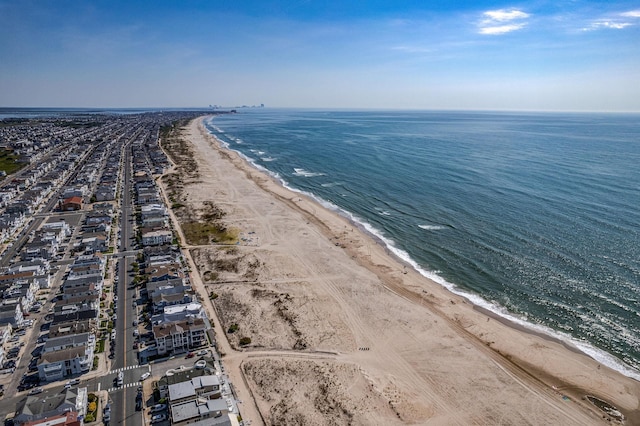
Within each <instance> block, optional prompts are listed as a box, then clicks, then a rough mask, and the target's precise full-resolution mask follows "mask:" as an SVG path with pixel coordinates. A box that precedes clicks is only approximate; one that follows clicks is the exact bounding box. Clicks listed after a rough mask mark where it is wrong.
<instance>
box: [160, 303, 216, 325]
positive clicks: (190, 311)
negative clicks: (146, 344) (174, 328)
mask: <svg viewBox="0 0 640 426" xmlns="http://www.w3.org/2000/svg"><path fill="white" fill-rule="evenodd" d="M205 317H206V313H205V311H204V309H203V308H202V304H200V303H198V302H192V303H185V304H179V305H171V306H165V307H164V309H163V310H162V311H161V312H158V313H157V314H155V315H153V316H152V317H151V324H155V325H157V324H163V323H170V322H179V321H187V320H189V318H205Z"/></svg>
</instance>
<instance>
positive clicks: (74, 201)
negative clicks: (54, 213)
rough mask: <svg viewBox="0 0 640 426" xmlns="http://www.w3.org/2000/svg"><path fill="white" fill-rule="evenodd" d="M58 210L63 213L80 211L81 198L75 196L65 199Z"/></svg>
mask: <svg viewBox="0 0 640 426" xmlns="http://www.w3.org/2000/svg"><path fill="white" fill-rule="evenodd" d="M60 210H62V211H65V212H67V211H76V210H82V197H77V196H75V197H69V198H65V199H64V200H63V201H62V203H60Z"/></svg>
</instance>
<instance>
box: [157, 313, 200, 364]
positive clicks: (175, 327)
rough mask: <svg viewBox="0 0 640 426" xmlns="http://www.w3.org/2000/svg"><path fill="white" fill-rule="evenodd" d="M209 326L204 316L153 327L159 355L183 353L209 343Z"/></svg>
mask: <svg viewBox="0 0 640 426" xmlns="http://www.w3.org/2000/svg"><path fill="white" fill-rule="evenodd" d="M206 332H207V326H206V323H205V321H204V320H203V319H202V318H195V319H189V320H187V321H179V322H174V323H169V324H159V325H155V326H154V327H153V338H154V340H155V342H156V347H157V350H158V354H159V355H164V354H167V353H182V352H187V351H189V350H191V349H194V348H198V347H201V346H203V345H205V344H206V343H207V336H206Z"/></svg>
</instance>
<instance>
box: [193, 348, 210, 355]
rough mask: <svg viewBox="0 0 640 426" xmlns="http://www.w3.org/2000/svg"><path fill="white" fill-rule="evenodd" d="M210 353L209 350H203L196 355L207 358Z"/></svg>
mask: <svg viewBox="0 0 640 426" xmlns="http://www.w3.org/2000/svg"><path fill="white" fill-rule="evenodd" d="M208 353H209V351H208V350H206V349H203V350H201V351H198V352H196V355H198V356H205V355H207V354H208Z"/></svg>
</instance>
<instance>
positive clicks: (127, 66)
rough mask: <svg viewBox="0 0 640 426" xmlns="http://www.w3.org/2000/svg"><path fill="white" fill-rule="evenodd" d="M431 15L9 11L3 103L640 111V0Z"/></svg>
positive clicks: (585, 0)
mask: <svg viewBox="0 0 640 426" xmlns="http://www.w3.org/2000/svg"><path fill="white" fill-rule="evenodd" d="M423 3H424V2H421V1H418V0H408V1H406V2H402V4H397V2H392V1H385V0H372V1H371V2H367V4H366V7H363V5H362V4H360V3H357V2H352V1H346V2H339V1H335V0H334V1H329V2H323V3H322V4H318V3H313V2H298V3H291V2H285V1H281V0H274V1H261V2H259V1H248V2H243V4H241V5H240V4H218V2H212V3H209V2H194V3H189V4H182V3H175V2H168V1H156V2H149V1H142V2H135V3H134V4H131V3H130V2H123V1H119V0H118V1H109V2H107V1H96V2H91V3H85V2H81V1H78V0H69V1H60V2H53V3H51V2H42V1H37V0H27V1H24V2H19V3H17V2H12V1H5V0H0V36H1V37H2V38H3V40H4V42H3V43H2V44H1V45H0V57H2V58H3V61H2V64H1V65H0V93H2V97H1V98H0V107H34V108H37V107H41V108H47V107H50V108H65V107H79V108H207V107H208V106H211V105H225V106H227V105H236V106H234V107H233V108H238V107H239V105H247V106H259V105H260V104H264V105H266V106H268V107H269V108H318V109H332V108H334V109H404V110H479V111H567V112H640V84H638V81H639V79H640V49H638V41H639V40H640V5H639V4H638V3H637V2H634V1H614V2H603V1H596V0H577V1H574V2H571V3H565V2H562V3H557V2H552V1H547V0H541V1H540V2H536V3H532V4H519V3H510V2H490V1H486V0H485V1H480V2H471V1H466V0H465V1H461V2H456V3H455V4H451V3H450V2H446V1H442V0H436V1H433V2H428V4H423ZM194 105H195V106H194ZM198 105H202V106H198ZM228 108H231V107H228Z"/></svg>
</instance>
